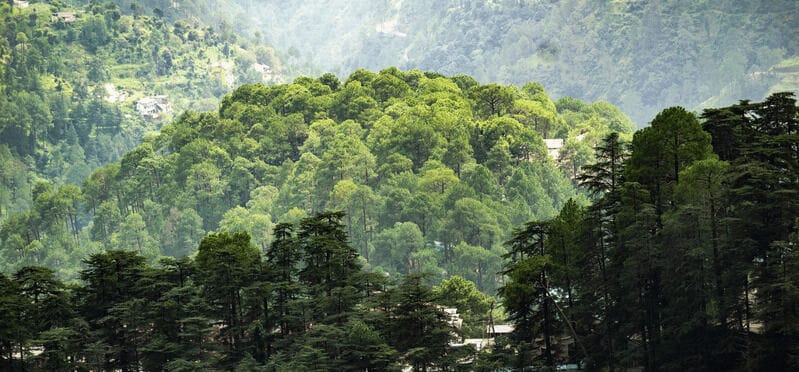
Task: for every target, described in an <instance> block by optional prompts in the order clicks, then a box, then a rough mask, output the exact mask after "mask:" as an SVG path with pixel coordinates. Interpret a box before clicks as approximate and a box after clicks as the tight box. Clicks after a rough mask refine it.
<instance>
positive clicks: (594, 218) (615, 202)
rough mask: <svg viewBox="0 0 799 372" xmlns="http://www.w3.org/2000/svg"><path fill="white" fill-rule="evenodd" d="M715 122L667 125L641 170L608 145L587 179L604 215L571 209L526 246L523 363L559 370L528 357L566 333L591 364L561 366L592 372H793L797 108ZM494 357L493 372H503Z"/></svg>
mask: <svg viewBox="0 0 799 372" xmlns="http://www.w3.org/2000/svg"><path fill="white" fill-rule="evenodd" d="M565 103H566V105H567V106H568V107H572V108H577V107H579V105H577V104H575V103H573V102H565ZM703 119H704V120H705V121H704V123H703V125H702V126H703V128H704V130H705V131H702V130H700V124H699V122H698V121H697V119H696V118H695V117H694V115H693V114H690V113H688V112H686V111H685V110H683V109H681V108H669V109H665V110H664V111H662V112H661V113H660V114H658V115H657V116H656V117H655V119H654V120H653V121H652V126H651V127H649V128H645V129H643V130H640V131H638V132H637V133H636V134H635V135H634V137H633V140H632V145H631V146H630V149H629V151H630V153H629V155H628V150H627V149H626V146H624V144H623V142H621V140H620V138H619V137H618V136H616V135H610V136H608V137H606V138H605V140H604V141H603V143H602V144H601V145H600V146H598V147H597V156H596V158H597V163H596V164H593V165H589V166H586V167H583V174H582V175H581V176H580V177H578V179H579V180H580V181H581V183H582V184H583V186H584V187H585V188H586V189H587V190H588V191H590V192H591V193H592V194H594V195H595V197H596V199H595V201H594V204H593V205H591V206H590V207H588V208H586V209H582V208H580V207H579V206H577V205H576V204H575V203H573V202H569V203H567V204H566V205H565V206H564V208H563V209H562V210H561V212H560V214H559V215H558V216H557V217H556V218H554V219H552V220H550V221H547V222H544V223H528V224H527V225H525V228H524V229H522V230H518V231H516V232H515V234H514V236H513V239H511V240H510V241H509V243H508V244H509V248H510V250H511V253H509V254H508V255H507V256H506V257H507V258H509V262H508V263H507V264H506V268H507V271H506V272H507V274H508V281H507V283H506V284H505V285H504V286H503V287H502V288H501V290H500V295H501V296H502V300H503V304H504V306H505V307H506V309H507V311H508V314H509V319H510V320H511V321H513V323H514V325H515V327H516V329H515V332H514V336H515V338H516V340H514V341H515V343H514V344H513V347H514V348H515V350H517V351H518V358H517V360H519V359H523V357H524V356H525V355H529V356H531V359H530V360H534V359H535V357H536V356H537V357H539V358H542V359H547V357H548V353H546V349H548V348H549V344H547V343H546V342H544V344H545V346H546V349H545V350H544V352H542V353H538V352H532V353H529V354H525V353H524V352H523V351H524V348H526V347H529V345H530V344H531V343H536V340H534V339H533V337H540V336H541V335H543V337H544V339H545V340H546V338H547V337H548V335H550V334H551V333H549V332H548V331H547V329H546V328H545V327H546V325H547V324H550V325H559V324H558V323H557V322H556V321H555V320H564V321H565V322H566V323H565V325H567V327H565V328H553V329H557V330H556V334H560V335H561V337H569V338H570V339H571V340H573V341H574V342H575V343H576V344H577V345H578V346H579V349H580V350H579V352H578V353H572V352H570V353H568V354H567V355H566V356H565V358H564V359H562V360H563V361H572V362H574V361H577V360H580V361H584V362H586V363H587V367H588V368H589V369H597V370H599V369H610V370H614V369H617V368H627V367H630V366H643V368H644V369H645V370H661V369H666V370H682V369H702V370H738V369H764V370H784V369H792V368H795V367H796V364H795V363H796V360H795V358H794V357H793V353H794V352H795V348H793V347H792V346H788V345H792V344H793V342H794V340H796V338H797V330H796V327H794V326H793V325H792V324H793V322H795V319H796V317H797V314H796V311H794V310H795V309H794V308H793V306H794V304H795V302H796V298H797V297H796V295H797V291H796V288H797V282H796V278H795V275H791V274H790V273H791V272H793V271H792V270H793V268H794V266H793V265H794V263H795V261H796V252H795V250H794V249H792V248H791V247H792V246H793V245H792V244H794V243H793V241H794V240H795V238H796V233H795V223H796V215H797V213H798V211H799V209H797V203H796V200H797V198H796V190H797V186H796V179H797V177H796V167H795V164H796V152H795V151H794V150H795V146H793V147H791V146H790V145H787V144H788V143H796V140H797V128H799V125H797V120H799V118H798V117H797V108H796V101H795V99H794V98H793V95H792V94H790V93H779V94H774V95H772V96H770V97H769V98H768V99H766V101H764V102H757V103H752V102H748V101H743V102H741V103H739V104H737V105H733V106H730V107H725V108H720V109H712V110H707V111H705V113H704V114H703ZM711 134H712V135H713V137H712V144H713V145H714V146H713V148H712V149H711V146H710V143H711V138H710V135H711ZM713 150H715V153H713V152H712V151H713ZM719 158H720V159H719ZM548 300H549V301H548ZM549 303H551V304H553V305H555V306H556V309H557V313H556V314H552V315H551V316H550V317H549V318H547V314H548V313H547V304H549ZM549 310H550V313H552V311H551V309H549ZM547 319H550V320H547ZM536 326H538V327H541V328H539V329H536V328H535V327H536ZM566 335H568V336H566ZM631 340H635V341H634V342H631ZM494 352H495V353H494V354H492V355H482V356H481V359H484V360H485V363H489V364H490V363H493V362H495V361H496V360H498V359H501V358H503V355H504V354H503V352H502V351H499V350H496V349H495V350H494ZM561 357H564V356H561ZM530 360H523V361H522V363H523V365H528V364H529V363H532V362H531V361H530ZM505 363H508V362H505ZM544 364H548V365H552V364H551V362H549V361H547V362H545V363H544Z"/></svg>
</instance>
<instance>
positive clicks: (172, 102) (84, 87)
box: [0, 1, 290, 221]
mask: <svg viewBox="0 0 799 372" xmlns="http://www.w3.org/2000/svg"><path fill="white" fill-rule="evenodd" d="M11 3H13V2H6V1H4V2H2V4H0V166H1V167H0V221H2V220H5V219H7V218H8V217H9V216H10V215H12V214H15V213H19V212H22V211H25V210H27V209H29V208H30V207H31V206H32V205H33V197H32V188H33V186H34V184H35V183H36V182H37V181H39V180H42V181H45V180H46V181H49V182H51V183H54V184H57V185H61V184H73V185H79V184H80V183H81V182H83V180H84V179H85V178H86V177H88V176H89V175H90V174H91V173H92V172H93V171H94V170H95V169H97V168H98V167H101V166H104V165H106V164H109V163H111V162H114V161H119V159H120V158H121V157H122V155H124V154H125V153H127V152H128V151H129V150H131V149H133V148H134V147H136V146H137V145H138V144H139V143H140V142H141V140H142V138H143V137H144V136H145V135H147V134H148V133H152V132H156V131H157V130H158V129H160V127H161V126H162V125H163V124H164V123H167V122H169V121H171V119H172V118H173V116H175V115H176V113H178V114H179V113H180V112H182V111H183V110H186V109H195V110H213V109H215V108H216V107H217V104H218V101H219V99H220V98H221V97H222V96H223V95H224V94H227V93H228V92H229V90H230V89H232V87H233V86H234V85H239V84H244V83H255V82H275V81H279V80H280V79H282V74H283V67H282V65H281V63H280V60H279V58H278V57H277V56H276V55H275V52H274V50H273V49H272V48H270V47H269V46H268V45H265V44H263V43H257V42H255V41H251V40H248V39H244V38H240V37H238V36H237V35H235V34H233V33H232V32H231V31H230V29H229V28H227V29H226V28H225V27H217V26H214V27H212V26H211V25H210V24H204V23H201V22H198V21H197V20H193V21H188V20H186V19H178V20H174V21H171V20H168V19H166V18H165V17H164V15H163V12H161V11H160V10H158V9H157V8H155V9H154V10H152V11H151V10H150V8H147V12H146V14H145V9H142V8H137V7H135V6H134V7H132V9H131V8H125V9H121V8H120V7H119V6H117V5H116V4H114V3H111V2H105V3H100V2H97V1H91V2H89V1H74V2H67V3H65V2H61V1H52V2H50V3H40V2H33V3H30V4H28V3H27V2H25V3H26V4H28V5H27V6H25V7H21V6H16V5H15V6H11V5H10V4H11ZM254 65H259V66H267V65H268V66H271V67H270V70H269V71H270V72H269V73H263V74H261V73H259V72H257V71H255V70H254V69H253V66H254ZM289 72H290V71H289ZM152 96H164V97H165V100H166V101H167V102H168V105H169V106H170V107H171V109H169V110H165V111H162V112H158V113H157V114H158V115H157V116H153V115H146V114H142V113H141V112H140V111H139V110H138V109H137V106H138V102H140V101H142V100H143V99H145V98H147V97H152Z"/></svg>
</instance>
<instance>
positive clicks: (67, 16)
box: [50, 12, 77, 23]
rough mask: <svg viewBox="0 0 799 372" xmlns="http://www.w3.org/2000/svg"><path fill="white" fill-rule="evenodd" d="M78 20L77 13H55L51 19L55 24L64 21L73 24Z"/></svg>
mask: <svg viewBox="0 0 799 372" xmlns="http://www.w3.org/2000/svg"><path fill="white" fill-rule="evenodd" d="M76 19H77V16H76V15H75V12H55V13H53V15H52V16H51V17H50V20H51V21H53V22H57V21H62V22H64V23H73V22H75V20H76Z"/></svg>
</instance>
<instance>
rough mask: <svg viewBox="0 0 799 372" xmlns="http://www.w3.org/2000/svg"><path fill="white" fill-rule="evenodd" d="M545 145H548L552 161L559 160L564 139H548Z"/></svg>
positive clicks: (545, 140)
mask: <svg viewBox="0 0 799 372" xmlns="http://www.w3.org/2000/svg"><path fill="white" fill-rule="evenodd" d="M544 144H546V145H547V152H548V153H549V156H551V157H552V159H555V160H558V158H559V157H560V149H561V147H563V138H546V139H544Z"/></svg>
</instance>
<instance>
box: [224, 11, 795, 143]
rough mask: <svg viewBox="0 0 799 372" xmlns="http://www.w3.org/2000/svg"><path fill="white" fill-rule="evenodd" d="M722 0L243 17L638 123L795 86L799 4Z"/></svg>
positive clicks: (386, 60)
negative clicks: (583, 104) (612, 109)
mask: <svg viewBox="0 0 799 372" xmlns="http://www.w3.org/2000/svg"><path fill="white" fill-rule="evenodd" d="M238 3H239V4H242V5H244V6H246V4H249V3H247V2H238ZM730 7H731V4H729V3H725V2H707V1H701V2H696V1H685V0H666V1H658V2H648V1H632V0H630V1H627V0H625V1H602V2H592V1H565V2H549V1H531V0H519V1H499V0H497V1H490V2H487V1H463V2H443V3H438V4H435V5H431V4H429V2H426V1H422V0H416V1H403V2H402V3H392V4H391V6H386V5H385V4H383V3H375V2H371V1H368V0H360V1H359V0H346V1H345V0H337V1H333V2H330V3H324V4H320V3H314V2H310V3H295V4H291V5H286V4H285V3H284V2H282V1H262V2H259V3H258V5H257V7H256V6H253V7H251V8H249V9H248V10H250V11H249V12H248V13H249V14H250V15H252V17H250V18H249V19H248V20H247V21H246V22H241V23H242V26H243V27H242V28H253V27H256V28H258V29H259V30H260V31H261V32H263V33H264V34H265V35H267V36H269V38H270V40H275V41H276V42H277V43H278V45H280V46H282V47H283V48H289V47H290V46H293V47H295V48H298V49H300V51H301V54H302V55H303V56H307V57H304V59H305V60H307V61H308V62H309V63H313V64H316V65H319V66H320V67H321V68H323V69H327V70H332V71H342V72H343V73H348V72H350V71H354V70H356V69H358V68H364V67H366V68H378V66H388V65H394V64H397V63H400V64H401V65H400V66H399V67H400V68H403V69H422V70H433V71H438V72H440V73H441V74H444V75H452V74H459V75H460V74H466V75H470V76H471V77H470V78H469V79H466V78H462V77H460V76H459V77H458V79H457V80H456V81H457V82H458V85H459V86H460V88H461V89H462V90H463V91H464V92H465V91H467V90H468V89H472V88H473V87H474V86H477V85H478V84H477V83H476V82H473V81H474V79H476V80H477V81H480V82H498V83H500V84H518V85H520V86H521V85H523V84H525V83H526V82H529V81H536V82H538V83H540V84H541V85H543V86H545V87H546V88H547V90H548V91H549V92H550V93H551V94H552V95H554V96H557V97H562V96H571V97H578V98H581V99H585V100H591V101H594V100H604V101H609V102H611V103H612V104H614V105H616V106H619V107H621V109H622V110H623V111H624V112H625V113H627V114H628V115H630V116H631V117H632V118H633V119H634V122H635V123H637V124H638V126H639V127H643V126H645V125H646V124H647V123H648V122H649V121H650V120H651V119H652V118H653V117H654V116H655V115H656V114H657V112H659V111H660V110H662V108H663V106H665V105H674V104H681V105H685V107H686V108H688V109H690V110H701V108H706V107H719V106H723V105H728V104H731V103H734V102H736V101H737V100H738V99H750V100H760V99H763V98H764V97H765V96H766V95H767V94H768V93H772V92H777V91H796V89H797V88H798V87H797V84H796V82H797V80H796V77H797V69H796V66H797V55H799V43H797V41H796V40H797V38H796V35H797V31H796V30H797V29H798V28H797V25H799V23H797V22H799V19H798V18H797V17H796V14H797V13H799V5H798V4H797V3H796V2H795V1H793V0H780V1H772V2H769V3H767V4H764V3H763V2H761V1H743V2H737V3H735V9H736V11H735V12H730V11H729V9H730ZM262 12H263V13H266V14H275V15H276V16H277V17H279V19H281V20H282V22H266V21H263V20H262V19H260V17H258V16H256V15H258V14H263V13H262ZM244 14H247V12H246V11H245V12H244ZM245 25H246V26H245ZM353 25H358V26H353ZM328 35H336V37H328ZM343 50H346V52H345V53H342V51H343ZM409 85H411V84H409ZM411 86H412V85H411ZM412 88H415V87H413V86H412ZM488 112H490V110H489V111H488ZM627 125H629V124H627ZM615 130H617V131H620V130H619V129H615ZM552 137H556V136H552Z"/></svg>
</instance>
